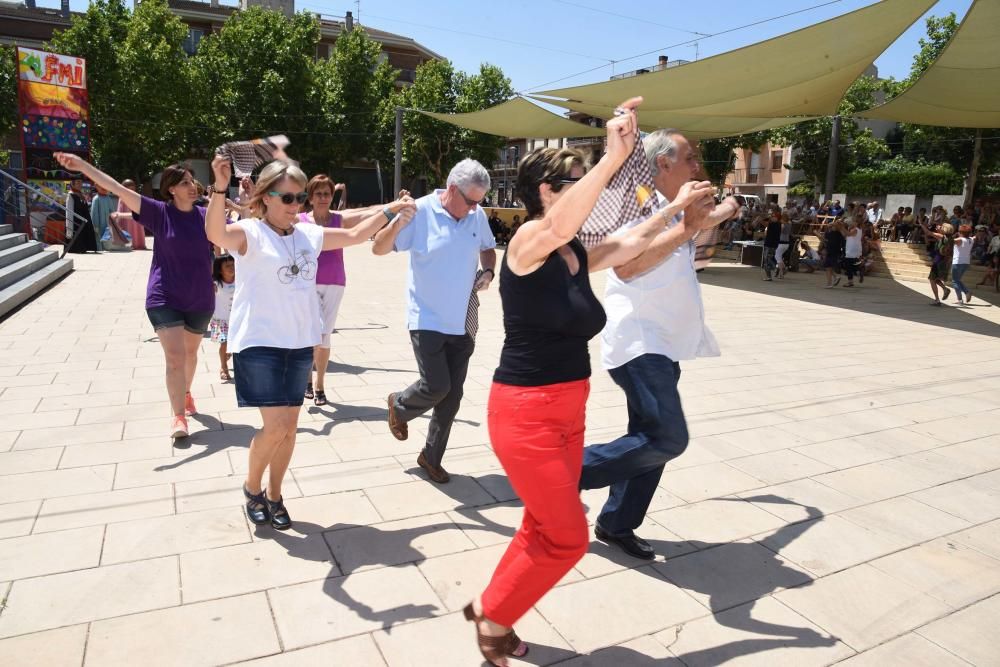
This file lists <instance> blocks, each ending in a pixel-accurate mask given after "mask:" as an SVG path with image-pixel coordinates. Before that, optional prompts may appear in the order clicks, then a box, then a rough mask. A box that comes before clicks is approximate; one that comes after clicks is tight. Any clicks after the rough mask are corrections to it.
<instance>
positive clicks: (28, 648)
mask: <svg viewBox="0 0 1000 667" xmlns="http://www.w3.org/2000/svg"><path fill="white" fill-rule="evenodd" d="M86 643H87V625H86V624H83V625H73V626H70V627H68V628H59V629H58V630H46V631H45V632H35V633H33V634H30V635H22V636H20V637H11V638H10V639H4V640H0V655H2V656H3V661H4V665H7V666H8V667H59V666H61V665H80V664H82V663H83V647H84V645H85V644H86Z"/></svg>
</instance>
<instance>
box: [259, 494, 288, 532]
mask: <svg viewBox="0 0 1000 667" xmlns="http://www.w3.org/2000/svg"><path fill="white" fill-rule="evenodd" d="M264 500H266V501H267V509H268V511H269V512H270V513H271V527H272V528H274V529H275V530H288V529H289V528H291V527H292V517H290V516H288V510H287V509H285V499H284V498H278V499H277V500H271V499H270V498H268V497H266V496H265V497H264Z"/></svg>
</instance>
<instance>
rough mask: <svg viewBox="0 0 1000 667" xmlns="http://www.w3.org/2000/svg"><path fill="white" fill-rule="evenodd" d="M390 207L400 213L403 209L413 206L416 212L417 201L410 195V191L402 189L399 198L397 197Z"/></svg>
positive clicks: (394, 211)
mask: <svg viewBox="0 0 1000 667" xmlns="http://www.w3.org/2000/svg"><path fill="white" fill-rule="evenodd" d="M404 193H405V194H404ZM388 208H389V210H390V211H392V212H393V213H399V212H400V211H402V210H403V209H405V208H412V209H413V210H414V212H416V210H417V203H416V201H415V200H414V199H413V197H411V196H410V193H409V192H407V191H406V190H400V191H399V199H397V200H396V201H394V202H392V203H390V204H389V206H388Z"/></svg>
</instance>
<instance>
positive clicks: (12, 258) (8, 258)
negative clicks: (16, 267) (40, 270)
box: [0, 241, 45, 269]
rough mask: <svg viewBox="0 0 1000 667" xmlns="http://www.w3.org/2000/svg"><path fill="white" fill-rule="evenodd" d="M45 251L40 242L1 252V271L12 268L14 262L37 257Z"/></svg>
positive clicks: (32, 242)
mask: <svg viewBox="0 0 1000 667" xmlns="http://www.w3.org/2000/svg"><path fill="white" fill-rule="evenodd" d="M44 249H45V246H43V245H42V244H41V243H39V242H38V241H28V242H27V243H22V244H21V245H15V246H11V247H10V248H7V249H5V250H0V269H2V268H3V267H5V266H10V265H11V264H13V263H14V262H19V261H21V260H22V259H24V258H26V257H31V256H32V255H37V254H38V253H40V252H42V250H44Z"/></svg>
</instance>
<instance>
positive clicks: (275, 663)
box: [241, 635, 385, 667]
mask: <svg viewBox="0 0 1000 667" xmlns="http://www.w3.org/2000/svg"><path fill="white" fill-rule="evenodd" d="M241 664H244V665H248V666H252V667H300V666H301V665H358V666H359V667H360V666H361V665H364V667H385V660H383V659H382V654H381V653H380V652H379V650H378V646H376V645H375V640H374V639H372V636H371V635H358V636H357V637H349V638H348V639H341V640H338V641H334V642H327V643H325V644H319V645H317V646H310V647H309V648H303V649H299V650H297V651H287V652H285V653H277V654H275V655H272V656H269V657H266V658H258V659H257V660H250V661H249V662H245V663H241Z"/></svg>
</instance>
